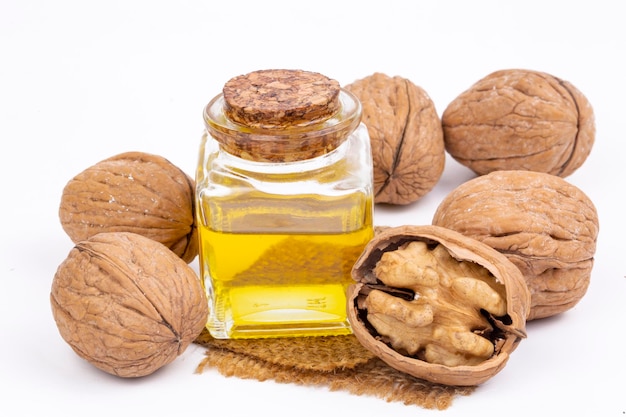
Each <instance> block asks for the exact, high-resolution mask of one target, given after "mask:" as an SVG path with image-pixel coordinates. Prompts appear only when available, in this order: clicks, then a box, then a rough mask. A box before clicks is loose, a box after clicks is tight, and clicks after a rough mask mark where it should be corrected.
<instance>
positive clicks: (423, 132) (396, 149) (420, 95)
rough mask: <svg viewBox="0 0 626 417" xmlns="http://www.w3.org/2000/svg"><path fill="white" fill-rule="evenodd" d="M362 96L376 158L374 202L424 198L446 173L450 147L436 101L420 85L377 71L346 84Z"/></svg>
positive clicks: (394, 201)
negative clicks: (445, 147) (447, 149)
mask: <svg viewBox="0 0 626 417" xmlns="http://www.w3.org/2000/svg"><path fill="white" fill-rule="evenodd" d="M345 88H346V90H348V91H350V92H352V93H353V94H354V95H355V96H357V97H358V99H359V100H360V101H361V104H362V106H363V112H362V114H363V116H362V121H363V123H364V124H365V125H366V126H367V129H368V132H369V135H370V139H371V143H372V156H373V160H374V196H375V199H374V201H375V202H376V203H388V204H398V205H401V204H402V205H404V204H409V203H412V202H414V201H417V200H419V199H420V198H421V197H422V196H424V195H425V194H427V193H428V192H429V191H430V190H432V188H433V187H434V186H435V185H436V184H437V182H438V181H439V179H440V178H441V175H442V173H443V169H444V164H445V149H444V143H443V130H442V127H441V120H440V119H439V116H438V114H437V110H436V109H435V105H434V103H433V102H432V100H431V99H430V97H429V96H428V94H426V92H425V91H424V90H423V89H422V88H420V87H419V86H417V85H415V84H413V83H412V82H411V81H410V80H408V79H406V78H402V77H399V76H395V77H389V76H387V75H384V74H381V73H375V74H372V75H370V76H368V77H365V78H363V79H361V80H357V81H355V82H353V83H352V84H348V85H346V86H345Z"/></svg>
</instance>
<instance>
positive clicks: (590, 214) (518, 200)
mask: <svg viewBox="0 0 626 417" xmlns="http://www.w3.org/2000/svg"><path fill="white" fill-rule="evenodd" d="M432 223H433V224H434V225H437V226H441V227H447V228H449V229H453V230H456V231H458V232H460V233H462V234H464V235H466V236H469V237H471V238H474V239H476V240H479V241H481V242H483V243H485V244H487V245H489V246H491V247H493V248H494V249H496V250H498V251H499V252H501V253H503V254H504V255H506V257H507V258H508V259H509V260H511V262H513V263H514V264H515V265H516V266H517V267H518V268H519V269H520V270H521V271H522V273H523V274H524V277H525V279H526V282H527V285H528V287H529V289H530V291H531V295H532V304H531V311H530V315H529V317H528V319H529V320H532V319H538V318H542V317H549V316H553V315H555V314H558V313H561V312H564V311H566V310H569V309H570V308H572V307H573V306H574V305H576V304H577V303H578V302H579V301H580V299H581V298H582V297H583V296H584V294H585V293H586V291H587V288H588V286H589V281H590V276H591V269H592V267H593V260H594V254H595V250H596V240H597V237H598V231H599V223H598V214H597V211H596V209H595V207H594V205H593V203H592V201H591V200H590V199H589V197H588V196H587V195H585V194H584V193H583V192H582V191H581V190H580V189H579V188H577V187H576V186H574V185H572V184H570V183H568V182H567V181H566V180H564V179H563V178H561V177H558V176H555V175H550V174H546V173H541V172H529V171H497V172H492V173H490V174H487V175H483V176H480V177H477V178H474V179H472V180H470V181H467V182H466V183H464V184H461V185H460V186H459V187H457V188H456V189H454V190H453V191H452V192H450V193H449V194H448V195H447V196H446V197H445V198H444V199H443V200H442V202H441V203H440V205H439V207H438V208H437V210H436V211H435V214H434V217H433V221H432Z"/></svg>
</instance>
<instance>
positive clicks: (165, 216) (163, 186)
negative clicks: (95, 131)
mask: <svg viewBox="0 0 626 417" xmlns="http://www.w3.org/2000/svg"><path fill="white" fill-rule="evenodd" d="M194 188H195V183H194V181H193V179H192V178H191V177H189V176H188V175H187V174H185V173H184V172H183V171H182V170H181V169H179V168H178V167H176V166H175V165H174V164H172V163H171V162H170V161H168V160H167V159H165V158H163V157H161V156H158V155H151V154H147V153H143V152H126V153H122V154H119V155H115V156H113V157H111V158H108V159H105V160H103V161H100V162H98V163H96V164H95V165H93V166H91V167H89V168H87V169H85V170H84V171H83V172H81V173H79V174H78V175H76V176H75V177H74V178H72V179H71V180H70V181H69V182H68V183H67V184H66V186H65V187H64V189H63V193H62V196H61V204H60V207H59V217H60V220H61V225H62V227H63V230H65V232H66V233H67V235H68V236H69V237H70V238H71V239H72V241H73V242H74V243H77V242H80V241H82V240H86V239H88V238H89V237H91V236H93V235H96V234H98V233H102V232H132V233H137V234H140V235H143V236H146V237H149V238H150V239H153V240H156V241H157V242H160V243H162V244H164V245H165V246H167V247H168V248H170V249H171V250H172V251H173V252H174V253H176V254H177V255H178V256H180V257H181V258H182V259H183V260H185V262H187V263H190V262H191V261H192V260H194V258H195V257H196V256H197V255H198V238H197V229H196V226H195V218H194V217H195V216H194V212H195V207H194V195H195V189H194Z"/></svg>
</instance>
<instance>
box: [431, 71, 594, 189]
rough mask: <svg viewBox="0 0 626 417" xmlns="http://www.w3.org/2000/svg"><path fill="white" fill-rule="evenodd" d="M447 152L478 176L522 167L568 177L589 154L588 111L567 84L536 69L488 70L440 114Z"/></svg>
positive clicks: (583, 100)
mask: <svg viewBox="0 0 626 417" xmlns="http://www.w3.org/2000/svg"><path fill="white" fill-rule="evenodd" d="M441 120H442V124H443V131H444V138H445V146H446V150H447V151H448V153H449V154H450V155H451V156H452V157H453V158H454V159H456V160H457V161H458V162H460V163H461V164H463V165H465V166H467V167H468V168H470V169H472V170H473V171H474V172H475V173H477V174H479V175H483V174H487V173H489V172H492V171H497V170H526V171H537V172H545V173H548V174H553V175H558V176H560V177H567V176H568V175H570V174H572V173H573V172H574V171H576V170H577V169H578V168H579V167H580V166H581V165H582V164H583V162H584V161H585V160H586V159H587V156H588V155H589V153H590V152H591V148H592V146H593V143H594V140H595V121H594V112H593V109H592V107H591V105H590V103H589V101H588V100H587V98H586V97H585V96H584V95H583V94H582V93H581V92H580V91H579V90H578V89H577V88H576V87H574V86H573V85H572V84H571V83H569V82H567V81H564V80H561V79H559V78H557V77H554V76H552V75H550V74H546V73H544V72H539V71H531V70H524V69H509V70H501V71H496V72H494V73H491V74H489V75H487V76H486V77H484V78H483V79H481V80H479V81H478V82H476V83H475V84H474V85H472V86H471V87H470V88H469V89H468V90H466V91H465V92H463V93H461V94H460V95H459V96H458V97H456V98H455V99H454V100H453V101H452V102H451V103H450V104H449V105H448V107H447V108H446V109H445V111H444V112H443V114H442V116H441Z"/></svg>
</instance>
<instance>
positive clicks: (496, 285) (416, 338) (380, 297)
mask: <svg viewBox="0 0 626 417" xmlns="http://www.w3.org/2000/svg"><path fill="white" fill-rule="evenodd" d="M352 276H353V278H354V279H355V280H356V281H357V284H354V285H352V286H351V287H350V289H349V293H348V297H349V301H348V317H349V320H350V323H351V325H352V329H353V332H354V334H355V336H356V337H357V339H358V340H359V341H360V342H361V344H362V345H363V346H364V347H366V348H367V349H369V350H370V351H371V352H372V353H374V354H376V355H377V356H378V357H379V358H380V359H382V360H383V361H385V362H386V363H387V364H388V365H390V366H391V367H393V368H395V369H397V370H399V371H403V372H405V373H408V374H410V375H413V376H415V377H417V378H422V379H425V380H428V381H431V382H435V383H440V384H446V385H466V386H472V385H479V384H481V383H483V382H484V381H486V380H488V379H489V378H491V377H493V376H494V375H496V374H497V373H498V372H500V371H501V370H502V369H503V368H504V366H505V365H506V363H507V361H508V359H509V355H510V354H511V352H513V351H514V350H515V349H516V348H517V346H518V344H519V342H520V341H521V340H522V339H523V338H525V337H526V317H527V315H528V311H529V307H530V293H529V291H528V288H527V287H526V283H525V282H524V278H523V276H522V274H521V273H520V271H519V269H517V268H516V267H515V265H513V264H512V263H511V262H510V261H509V260H508V259H507V258H506V257H505V256H504V255H502V254H501V253H499V252H497V251H496V250H494V249H492V248H490V247H489V246H487V245H485V244H483V243H480V242H478V241H475V240H474V239H471V238H468V237H467V236H463V235H462V234H460V233H458V232H455V231H453V230H449V229H445V228H443V227H437V226H401V227H390V228H386V229H384V230H382V231H380V232H379V233H378V234H377V235H376V236H375V237H374V238H373V239H372V240H371V241H370V243H369V244H368V245H367V246H366V248H365V250H364V251H363V253H362V255H361V257H360V258H359V259H358V260H357V262H356V264H355V265H354V268H353V270H352Z"/></svg>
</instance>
